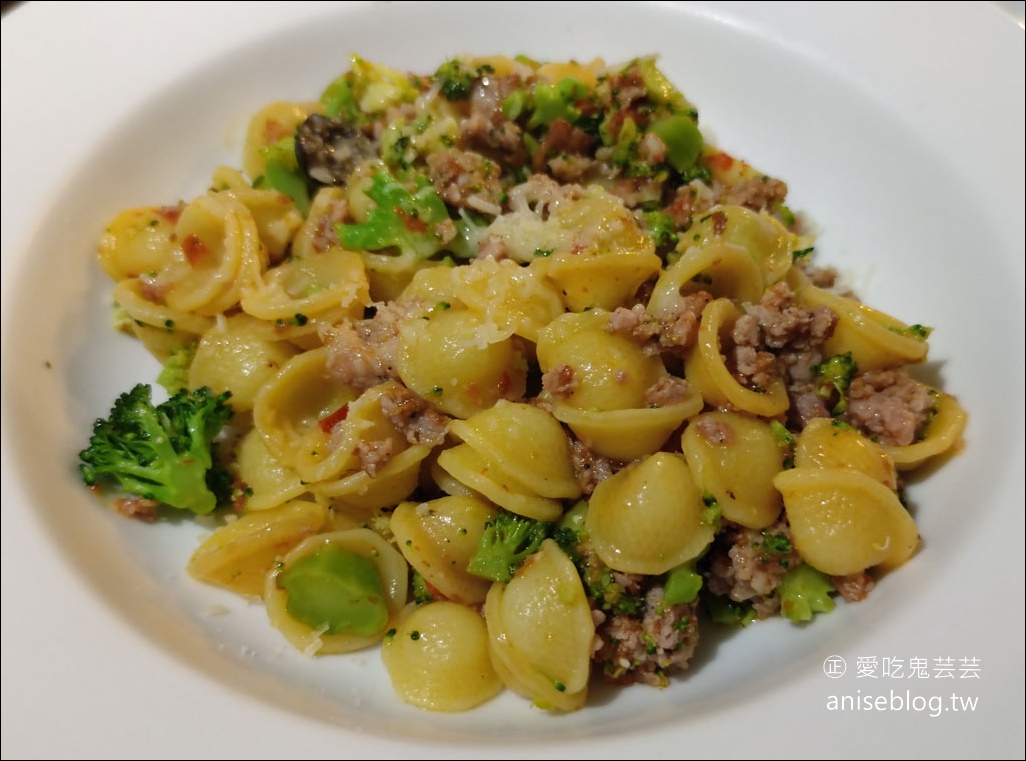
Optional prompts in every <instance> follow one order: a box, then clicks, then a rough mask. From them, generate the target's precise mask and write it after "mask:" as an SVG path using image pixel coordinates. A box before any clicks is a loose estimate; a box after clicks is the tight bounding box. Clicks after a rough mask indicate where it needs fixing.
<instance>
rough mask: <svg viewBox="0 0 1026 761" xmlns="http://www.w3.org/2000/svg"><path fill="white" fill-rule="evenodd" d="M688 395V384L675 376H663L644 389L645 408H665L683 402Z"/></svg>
mask: <svg viewBox="0 0 1026 761" xmlns="http://www.w3.org/2000/svg"><path fill="white" fill-rule="evenodd" d="M687 395H688V382H687V381H686V380H684V379H683V378H678V377H677V376H675V375H664V376H663V377H662V378H660V379H659V380H657V381H656V382H655V383H653V384H652V385H651V386H649V387H648V388H647V389H645V406H646V407H667V406H669V405H671V404H677V402H681V401H683V400H684V399H685V398H686V397H687Z"/></svg>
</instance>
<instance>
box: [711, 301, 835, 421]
mask: <svg viewBox="0 0 1026 761" xmlns="http://www.w3.org/2000/svg"><path fill="white" fill-rule="evenodd" d="M744 312H745V313H744V314H743V315H741V316H740V317H739V318H738V319H737V321H736V322H735V323H734V328H733V331H732V334H731V337H732V339H733V341H734V349H733V352H732V354H731V357H732V360H733V362H734V368H735V371H736V373H737V375H738V377H739V379H740V380H741V382H743V383H745V384H746V385H748V386H750V387H753V388H762V389H765V388H769V385H770V383H772V382H773V381H774V380H775V379H776V378H779V377H782V376H783V377H786V378H787V384H788V387H789V392H790V393H791V394H792V401H795V400H800V405H799V416H800V418H801V419H805V418H806V416H807V415H809V414H812V416H816V412H817V411H818V409H819V406H816V405H814V403H813V400H812V399H811V398H806V392H808V391H810V390H811V386H810V385H809V384H811V383H812V382H813V381H814V378H812V377H811V375H810V377H808V379H807V380H808V382H807V383H806V382H804V381H800V380H799V379H796V378H795V377H794V375H793V372H794V371H795V370H797V371H798V372H799V373H801V372H805V371H807V370H808V369H809V368H810V367H811V364H806V362H808V361H809V360H810V359H814V360H815V361H819V360H820V358H821V356H820V354H819V348H820V347H821V346H822V344H823V342H824V341H826V339H827V338H829V337H830V336H831V335H832V334H833V331H834V327H835V326H836V325H837V315H836V314H835V313H834V312H833V311H832V310H831V309H829V308H827V307H821V306H817V307H812V308H811V309H810V308H807V307H805V306H804V305H803V304H802V303H801V302H800V301H799V300H798V298H797V297H796V296H795V294H794V291H792V290H791V288H790V287H789V286H788V285H787V284H786V283H784V282H783V281H781V282H778V283H776V284H774V285H773V286H771V287H770V288H768V289H767V290H766V292H765V293H764V294H763V297H762V299H761V300H760V301H759V303H758V304H745V305H744ZM810 405H811V406H810ZM820 406H821V404H820ZM823 409H824V411H825V407H824V408H823Z"/></svg>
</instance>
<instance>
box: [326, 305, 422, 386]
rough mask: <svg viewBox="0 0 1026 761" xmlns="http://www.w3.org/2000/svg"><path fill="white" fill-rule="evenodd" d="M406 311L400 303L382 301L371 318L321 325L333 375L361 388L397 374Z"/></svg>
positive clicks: (329, 368) (328, 364) (329, 366)
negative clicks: (400, 339) (383, 302)
mask: <svg viewBox="0 0 1026 761" xmlns="http://www.w3.org/2000/svg"><path fill="white" fill-rule="evenodd" d="M403 314H404V309H403V308H402V307H400V306H399V305H397V304H394V303H390V304H380V305H378V306H377V308H376V312H375V314H374V316H373V317H371V318H368V319H364V320H344V321H343V322H340V323H339V324H337V325H331V326H326V327H322V328H320V337H321V341H322V342H323V343H324V345H325V346H326V347H327V349H328V359H327V366H328V370H329V371H330V372H331V373H332V375H333V376H334V377H335V378H337V379H338V380H340V381H341V382H342V383H345V384H347V385H350V386H352V387H354V388H356V389H360V390H365V389H368V388H370V387H371V386H375V385H377V384H378V383H381V382H382V381H385V380H388V379H390V378H394V377H396V362H395V353H396V351H397V348H398V341H399V319H400V318H401V317H402V316H403Z"/></svg>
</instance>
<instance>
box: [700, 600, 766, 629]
mask: <svg viewBox="0 0 1026 761" xmlns="http://www.w3.org/2000/svg"><path fill="white" fill-rule="evenodd" d="M703 601H704V602H705V608H706V610H707V611H708V613H709V619H710V620H711V621H713V622H715V623H717V624H724V625H726V626H742V627H744V626H748V624H750V623H752V621H754V620H755V619H756V618H757V617H758V614H757V613H756V612H755V609H754V608H753V607H752V604H751V603H750V602H747V601H746V602H736V601H734V600H731V599H730V598H729V597H726V596H723V595H709V596H708V597H705V598H703Z"/></svg>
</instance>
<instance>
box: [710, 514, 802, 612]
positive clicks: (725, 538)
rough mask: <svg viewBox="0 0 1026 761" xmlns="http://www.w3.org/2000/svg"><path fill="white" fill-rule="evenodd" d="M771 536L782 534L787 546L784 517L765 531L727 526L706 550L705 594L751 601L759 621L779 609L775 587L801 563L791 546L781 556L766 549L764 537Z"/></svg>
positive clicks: (786, 526)
mask: <svg viewBox="0 0 1026 761" xmlns="http://www.w3.org/2000/svg"><path fill="white" fill-rule="evenodd" d="M773 534H782V535H783V536H784V537H786V538H787V540H788V543H790V541H791V527H790V526H789V525H788V523H787V520H786V518H785V517H783V516H782V517H781V518H779V519H778V520H777V521H776V523H774V524H773V525H771V526H768V527H766V528H765V529H752V528H745V527H744V526H738V525H733V524H728V525H727V527H726V528H725V529H724V530H723V531H722V532H721V533H720V534H719V535H718V536H717V537H716V540H715V541H714V542H713V546H712V548H711V549H710V550H709V565H708V570H707V571H706V580H707V581H708V589H709V591H710V592H711V593H712V594H714V595H721V596H727V597H729V598H730V599H731V600H733V601H734V602H751V604H752V609H753V610H754V611H755V613H756V615H758V616H759V618H766V617H768V616H771V615H773V614H774V613H776V612H777V611H778V610H780V598H779V596H778V595H777V594H776V590H777V587H779V586H780V581H781V579H782V578H783V577H784V574H785V573H786V572H787V569H788V568H793V567H794V566H796V565H798V564H799V563H801V557H800V556H799V555H798V551H797V550H795V549H794V546H793V544H792V545H791V548H790V550H789V551H788V552H785V553H779V552H773V551H769V550H766V549H765V548H764V546H763V544H764V538H765V536H768V535H773Z"/></svg>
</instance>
